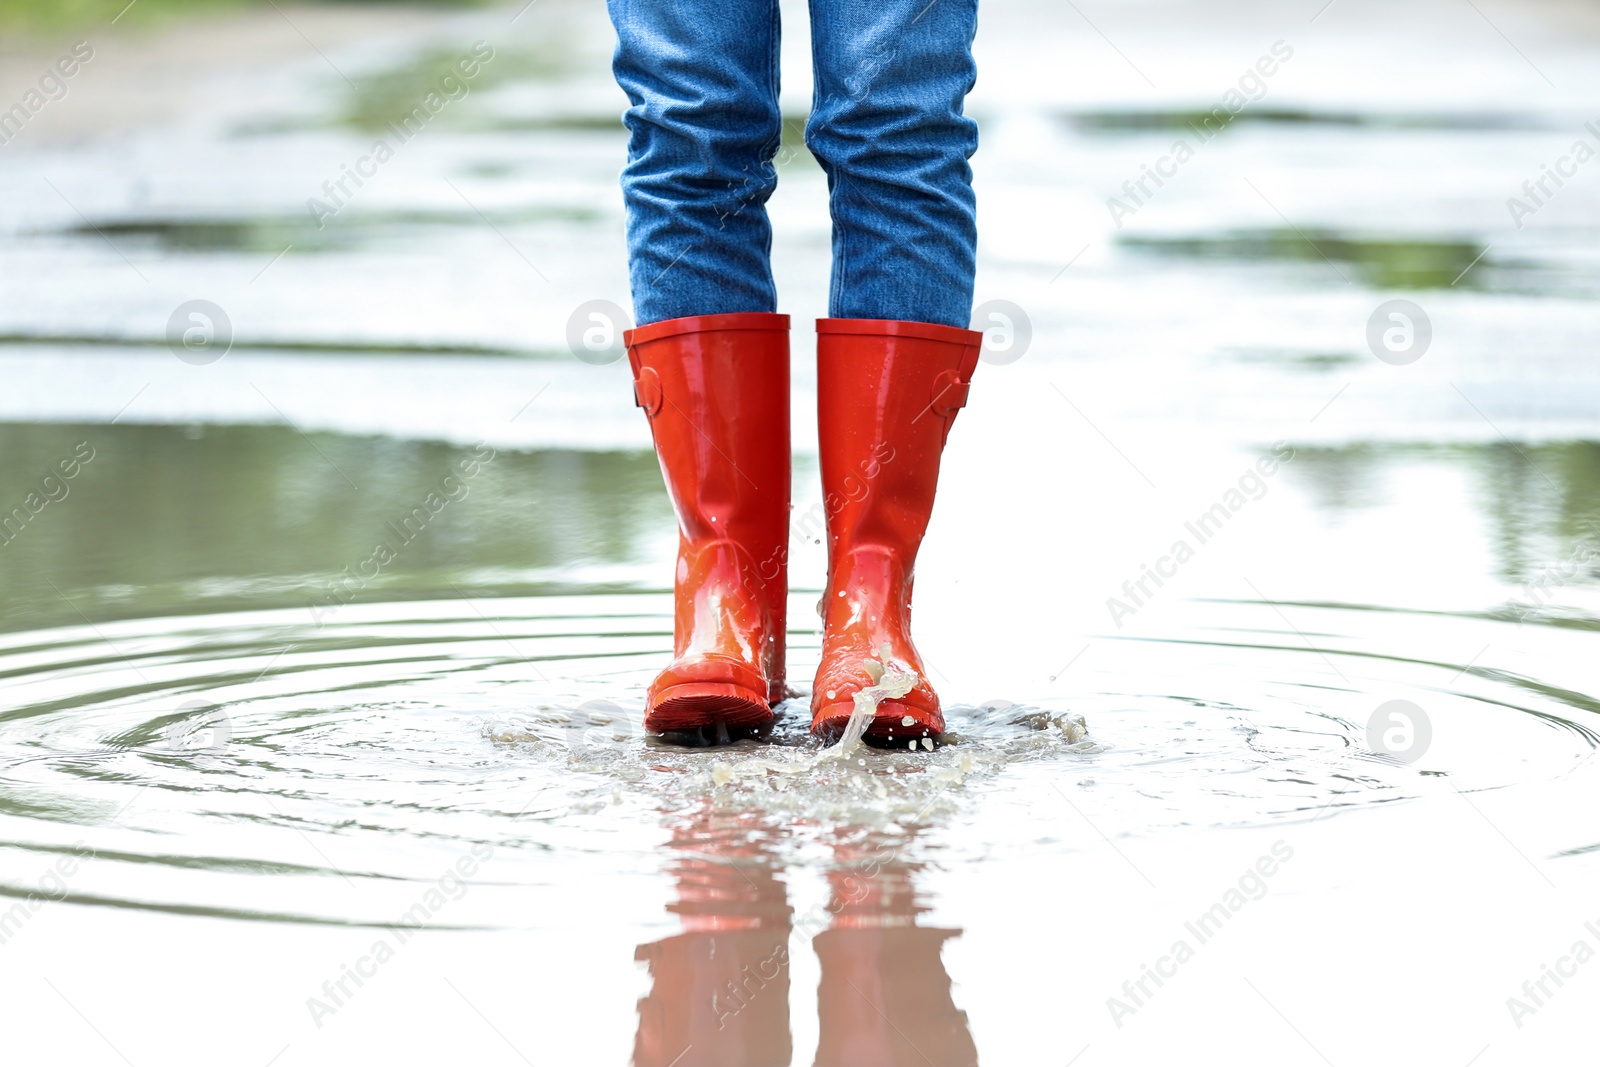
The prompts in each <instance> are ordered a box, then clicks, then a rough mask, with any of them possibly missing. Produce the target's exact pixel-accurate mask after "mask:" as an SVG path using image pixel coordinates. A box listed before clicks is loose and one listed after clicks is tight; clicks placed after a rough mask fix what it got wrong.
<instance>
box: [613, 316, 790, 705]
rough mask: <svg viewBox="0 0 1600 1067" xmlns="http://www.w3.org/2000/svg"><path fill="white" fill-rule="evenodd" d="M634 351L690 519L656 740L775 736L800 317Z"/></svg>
mask: <svg viewBox="0 0 1600 1067" xmlns="http://www.w3.org/2000/svg"><path fill="white" fill-rule="evenodd" d="M624 342H625V343H626V344H627V346H628V361H629V363H631V364H632V366H633V377H634V398H635V400H636V401H637V402H638V404H639V406H640V407H642V408H643V409H644V412H645V414H646V415H647V416H649V418H650V432H651V435H652V436H653V437H654V438H655V444H656V455H657V456H658V457H659V458H660V460H661V472H662V474H663V475H664V476H665V478H666V482H667V492H668V493H669V494H670V495H671V497H672V505H673V508H674V509H675V510H676V511H677V513H678V534H679V537H678V568H677V576H676V579H675V581H674V583H673V590H674V595H675V600H676V610H675V612H674V615H673V643H672V647H673V654H674V658H673V660H672V663H671V664H670V665H669V666H668V667H667V669H666V670H664V671H662V672H661V673H660V674H659V675H658V676H657V677H656V680H655V681H654V682H653V683H652V684H651V686H650V692H649V697H648V706H647V708H646V710H645V720H644V725H645V729H647V730H650V731H653V732H655V733H666V732H669V731H676V730H692V729H696V728H699V727H704V726H712V725H718V724H720V725H724V726H727V727H760V726H764V725H766V724H768V723H770V722H771V721H772V718H773V716H772V705H773V704H775V703H777V702H778V701H780V700H782V699H783V697H784V695H785V689H784V673H783V656H784V608H785V598H786V596H787V594H788V577H787V567H786V564H787V553H788V547H789V316H787V315H771V314H765V313H750V314H736V315H697V316H693V317H690V318H682V319H669V320H667V321H665V322H657V323H652V324H651V325H648V326H641V327H639V328H638V329H636V330H630V331H628V333H627V334H626V335H625V337H624Z"/></svg>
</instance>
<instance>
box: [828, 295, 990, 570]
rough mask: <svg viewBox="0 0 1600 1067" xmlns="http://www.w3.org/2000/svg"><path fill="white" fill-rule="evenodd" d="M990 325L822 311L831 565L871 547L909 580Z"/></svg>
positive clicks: (831, 568)
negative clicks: (980, 329) (826, 315)
mask: <svg viewBox="0 0 1600 1067" xmlns="http://www.w3.org/2000/svg"><path fill="white" fill-rule="evenodd" d="M982 337H983V335H982V334H980V333H977V332H976V331H973V330H961V329H956V328H954V327H950V326H940V325H936V324H933V323H923V322H895V321H889V320H877V319H819V320H818V321H817V429H818V434H819V437H820V443H821V465H822V486H823V501H824V506H825V508H826V511H827V515H828V559H829V571H830V574H832V572H833V571H834V570H835V569H836V567H837V565H838V564H839V562H840V560H841V558H842V557H843V556H845V555H847V554H850V553H853V552H855V551H856V550H857V549H862V548H882V549H884V550H887V551H888V552H889V553H890V554H891V555H892V556H893V557H894V558H895V559H897V560H898V561H899V563H900V564H901V565H902V566H903V567H904V571H905V574H904V578H905V580H906V581H907V582H909V580H910V575H911V568H912V563H913V561H914V560H915V557H916V552H917V548H918V546H919V545H921V543H922V538H923V535H924V534H925V533H926V532H927V528H928V519H929V516H930V515H931V514H932V511H933V498H934V492H935V490H936V488H937V486H938V481H939V458H940V454H941V453H942V452H943V450H944V444H945V440H946V439H947V438H948V436H949V433H950V427H951V425H952V424H953V423H954V422H955V417H956V413H957V412H958V411H959V410H960V409H961V408H962V406H963V405H965V404H966V401H967V391H968V388H969V385H970V382H971V379H972V372H973V369H974V368H975V367H976V366H977V362H978V345H979V342H980V341H981V340H982Z"/></svg>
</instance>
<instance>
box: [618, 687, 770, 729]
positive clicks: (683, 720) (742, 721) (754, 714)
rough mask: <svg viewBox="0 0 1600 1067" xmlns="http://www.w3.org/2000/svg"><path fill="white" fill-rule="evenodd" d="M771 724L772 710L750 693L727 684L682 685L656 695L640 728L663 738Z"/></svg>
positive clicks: (742, 688) (750, 691) (751, 691)
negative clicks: (711, 728)
mask: <svg viewBox="0 0 1600 1067" xmlns="http://www.w3.org/2000/svg"><path fill="white" fill-rule="evenodd" d="M772 721H773V714H772V708H771V707H770V706H769V705H768V704H767V701H766V700H765V698H763V697H762V695H761V694H760V693H758V692H756V691H755V690H754V689H746V688H745V687H744V686H742V685H734V684H732V683H730V682H685V683H684V684H682V685H673V686H668V687H667V688H666V689H663V690H662V691H661V692H660V693H659V694H657V695H656V699H655V703H654V704H652V705H651V707H650V710H649V712H648V713H647V714H646V715H645V718H644V728H645V729H646V730H649V731H650V732H651V733H657V734H666V733H676V732H678V731H680V730H698V729H700V728H701V727H704V726H715V725H716V724H717V723H719V722H720V723H722V724H723V725H724V726H727V727H728V728H729V729H747V728H758V727H762V726H766V725H768V724H770V723H771V722H772Z"/></svg>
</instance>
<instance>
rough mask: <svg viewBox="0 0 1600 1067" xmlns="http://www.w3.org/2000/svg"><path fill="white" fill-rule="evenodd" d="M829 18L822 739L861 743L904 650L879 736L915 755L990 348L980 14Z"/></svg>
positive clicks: (822, 329)
mask: <svg viewBox="0 0 1600 1067" xmlns="http://www.w3.org/2000/svg"><path fill="white" fill-rule="evenodd" d="M811 12H812V14H811V19H812V36H813V39H814V41H815V53H816V80H817V85H816V101H815V104H814V107H813V111H812V114H811V121H810V123H809V124H808V126H807V129H806V139H807V143H808V144H809V145H810V146H811V150H812V151H813V152H814V153H815V154H816V156H817V158H818V159H819V160H820V161H821V163H822V166H823V169H824V170H826V171H827V174H828V184H829V189H830V190H831V205H832V211H833V292H832V296H831V299H830V302H829V303H830V312H831V314H832V316H833V317H832V318H829V319H823V320H820V321H819V322H818V323H817V428H818V434H819V439H820V444H821V461H822V463H821V465H822V487H823V496H824V499H825V500H827V501H829V510H828V587H827V592H826V594H825V596H824V598H823V637H822V661H821V664H820V665H819V667H818V668H817V676H816V683H815V685H814V687H813V690H812V697H811V709H812V721H811V728H812V729H813V730H814V731H816V732H818V733H820V734H823V735H833V734H837V733H838V732H840V731H841V730H842V729H843V728H844V725H845V723H846V722H847V721H848V719H849V717H850V713H851V710H852V705H853V697H854V695H855V693H856V692H858V691H859V690H860V689H862V688H863V687H865V686H868V685H871V684H872V683H873V681H874V679H873V678H872V677H871V675H869V674H868V672H867V670H866V669H865V668H864V667H863V665H862V663H863V661H864V660H867V659H877V658H878V657H879V656H880V655H881V654H882V652H883V650H884V649H887V650H888V655H887V657H886V658H887V659H888V661H889V663H890V664H891V665H892V666H894V667H896V668H897V669H899V670H909V671H913V672H915V673H916V674H917V676H918V679H919V681H918V683H917V686H916V688H914V689H913V690H911V691H910V692H909V693H907V694H906V695H905V696H904V697H902V698H898V699H891V700H885V701H883V702H882V703H880V704H879V705H878V708H877V714H876V716H875V717H874V720H873V722H872V723H871V724H869V725H868V727H867V736H868V737H872V738H876V739H879V740H882V741H890V742H895V743H899V742H909V743H911V744H913V745H915V744H917V743H918V742H921V741H924V739H926V738H929V737H932V736H936V735H938V734H940V733H942V732H943V730H944V717H943V712H942V709H941V707H940V703H939V697H938V694H936V693H935V692H934V691H933V688H932V686H930V685H929V684H928V681H927V673H926V670H925V668H924V666H923V663H922V660H921V658H920V657H919V655H918V653H917V650H916V647H915V646H914V645H913V644H912V641H911V589H912V570H913V567H914V565H915V563H916V557H917V550H918V548H919V547H920V546H921V544H922V538H923V534H924V533H925V532H926V531H927V527H928V520H929V517H930V516H931V514H932V511H933V499H934V493H935V490H936V489H937V486H938V480H939V459H940V454H941V453H942V451H943V450H944V444H945V440H946V438H947V437H948V435H949V432H950V426H951V424H952V423H954V421H955V417H956V413H957V411H959V410H960V408H961V407H962V406H963V405H964V404H965V403H966V401H967V389H968V384H969V383H970V381H971V378H972V372H973V370H974V369H975V367H976V366H977V362H978V344H979V342H980V341H981V340H982V334H979V333H977V332H975V331H973V330H969V329H967V328H966V327H967V325H968V322H969V320H970V318H971V314H972V282H973V270H974V260H975V247H976V240H977V235H976V229H975V221H974V219H975V214H974V206H973V194H972V171H971V168H970V167H969V166H968V164H967V159H968V157H969V156H971V155H972V153H973V151H974V150H975V149H976V147H977V128H976V126H975V125H974V123H973V122H972V120H970V119H968V118H966V117H965V116H964V115H963V114H962V103H963V100H964V99H965V97H966V94H967V91H968V90H969V89H971V87H972V84H973V81H974V78H975V74H974V70H973V63H972V51H971V45H972V38H973V34H974V31H975V28H976V25H977V3H976V0H811ZM930 743H931V742H930Z"/></svg>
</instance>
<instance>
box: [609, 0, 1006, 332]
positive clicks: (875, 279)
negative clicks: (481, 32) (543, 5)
mask: <svg viewBox="0 0 1600 1067" xmlns="http://www.w3.org/2000/svg"><path fill="white" fill-rule="evenodd" d="M608 3H609V7H610V10H611V19H612V22H613V23H614V24H615V25H616V28H617V37H618V45H617V52H616V58H615V63H614V68H615V71H616V75H617V82H618V83H619V84H620V85H621V86H622V88H623V89H624V90H625V91H626V92H627V94H628V98H629V100H630V101H631V102H632V106H631V107H630V108H629V109H628V111H627V114H626V115H625V117H624V122H625V123H626V124H627V127H628V130H629V132H630V134H631V138H630V141H629V145H628V165H627V168H626V169H625V170H624V171H623V173H622V189H623V198H624V200H625V201H626V203H627V208H628V254H629V261H630V262H629V271H630V277H631V282H632V289H633V303H634V313H635V316H636V318H637V320H638V322H639V323H640V324H641V325H642V324H644V323H649V322H657V321H660V320H662V319H671V318H679V317H681V316H685V315H712V314H723V313H729V312H740V311H773V310H775V308H776V303H777V295H776V290H775V289H774V286H773V281H772V268H771V265H770V264H769V262H768V254H769V252H770V251H771V246H772V229H771V226H770V225H769V223H768V221H767V212H766V202H767V198H768V197H769V196H771V195H772V191H773V188H774V187H775V186H776V185H777V181H778V175H777V170H776V168H775V166H774V165H773V159H774V156H775V155H776V154H777V151H778V147H779V144H780V141H781V137H782V127H783V122H782V116H781V115H780V113H779V111H778V35H779V31H778V3H777V0H608ZM977 17H978V6H977V0H811V33H812V53H813V62H814V66H815V70H816V84H815V96H814V99H813V103H812V109H811V118H810V121H809V122H807V124H806V130H805V137H806V144H807V145H808V146H809V147H810V149H811V151H812V154H814V155H815V156H816V157H817V160H818V161H819V162H820V163H821V164H822V168H823V170H824V171H825V172H826V173H827V175H828V188H829V195H830V203H831V209H832V214H833V285H832V292H831V296H830V301H829V314H831V315H833V316H835V317H838V318H863V319H909V320H913V321H920V322H937V323H943V324H945V325H947V326H960V327H966V326H967V325H968V322H969V319H970V316H971V311H972V275H973V260H974V250H975V246H976V243H977V229H976V222H975V209H974V202H973V194H972V171H971V168H970V167H969V166H968V165H967V160H968V158H969V157H970V156H971V155H972V153H973V152H974V151H975V150H976V148H977V144H978V131H977V125H976V123H974V122H973V121H972V120H971V119H969V118H966V117H965V116H964V115H963V114H962V102H963V100H964V98H965V96H966V94H967V91H968V90H969V89H971V88H972V84H973V80H974V78H975V76H976V74H975V68H974V66H973V62H972V51H971V45H972V38H973V34H974V32H975V30H976V27H977Z"/></svg>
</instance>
